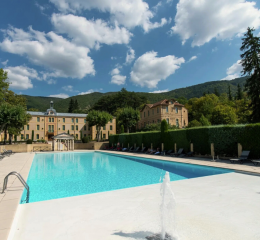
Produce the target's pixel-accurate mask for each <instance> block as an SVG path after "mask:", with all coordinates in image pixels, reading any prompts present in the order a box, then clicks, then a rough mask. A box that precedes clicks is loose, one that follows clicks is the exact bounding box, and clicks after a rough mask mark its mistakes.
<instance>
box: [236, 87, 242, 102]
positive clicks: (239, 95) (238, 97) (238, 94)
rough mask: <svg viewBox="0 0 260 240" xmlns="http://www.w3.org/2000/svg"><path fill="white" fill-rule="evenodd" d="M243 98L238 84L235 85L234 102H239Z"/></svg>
mask: <svg viewBox="0 0 260 240" xmlns="http://www.w3.org/2000/svg"><path fill="white" fill-rule="evenodd" d="M242 98H243V92H242V89H241V87H240V85H239V84H237V93H236V100H241V99H242Z"/></svg>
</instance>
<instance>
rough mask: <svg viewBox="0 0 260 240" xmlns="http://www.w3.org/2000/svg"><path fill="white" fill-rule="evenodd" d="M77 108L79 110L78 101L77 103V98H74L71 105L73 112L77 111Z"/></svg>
mask: <svg viewBox="0 0 260 240" xmlns="http://www.w3.org/2000/svg"><path fill="white" fill-rule="evenodd" d="M78 110H79V103H78V100H77V99H76V100H75V102H74V105H73V112H74V111H78Z"/></svg>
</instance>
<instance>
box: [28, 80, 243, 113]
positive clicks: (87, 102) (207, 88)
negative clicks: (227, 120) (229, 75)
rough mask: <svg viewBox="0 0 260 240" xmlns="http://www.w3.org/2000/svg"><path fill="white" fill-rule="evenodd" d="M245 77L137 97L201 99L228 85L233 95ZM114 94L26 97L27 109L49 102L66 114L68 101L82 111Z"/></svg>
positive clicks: (38, 107) (43, 105) (43, 109)
mask: <svg viewBox="0 0 260 240" xmlns="http://www.w3.org/2000/svg"><path fill="white" fill-rule="evenodd" d="M246 79H247V77H242V78H236V79H234V80H231V81H226V80H225V81H223V80H220V81H212V82H205V83H201V84H197V85H194V86H190V87H186V88H179V89H174V90H172V91H169V92H165V93H146V92H138V93H137V94H138V95H139V96H144V97H146V98H147V99H148V100H149V101H150V102H151V103H154V102H158V101H160V100H162V99H165V98H180V97H185V98H187V99H190V98H194V97H201V96H202V95H203V93H214V90H215V89H217V90H218V92H219V93H220V94H221V93H227V91H228V86H229V85H230V88H231V92H232V94H233V95H235V92H236V90H237V85H238V84H240V86H241V87H242V86H243V85H244V84H245V82H246ZM114 93H115V92H108V93H99V92H95V93H90V94H86V95H76V96H73V97H70V98H66V99H61V98H54V97H34V96H27V95H24V97H26V98H27V108H28V109H29V108H36V109H38V110H39V111H46V109H48V108H49V106H50V101H54V108H55V109H56V110H57V111H58V112H67V110H68V106H69V102H70V99H71V98H73V99H74V100H75V99H77V100H78V103H79V107H80V108H82V109H84V108H86V107H91V106H92V105H93V104H94V103H96V102H97V101H98V100H99V99H100V98H101V97H103V96H106V95H111V94H114Z"/></svg>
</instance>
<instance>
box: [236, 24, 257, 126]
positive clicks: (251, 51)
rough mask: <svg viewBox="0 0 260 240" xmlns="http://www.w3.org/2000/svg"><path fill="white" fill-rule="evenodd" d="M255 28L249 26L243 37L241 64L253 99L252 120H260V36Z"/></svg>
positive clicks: (247, 88)
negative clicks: (256, 33) (255, 32)
mask: <svg viewBox="0 0 260 240" xmlns="http://www.w3.org/2000/svg"><path fill="white" fill-rule="evenodd" d="M254 31H255V30H254V29H253V28H248V29H247V32H246V33H245V34H244V38H242V41H243V42H242V46H241V48H240V50H241V51H243V54H241V64H242V67H243V71H242V73H243V75H248V76H249V78H248V79H247V81H246V84H245V89H246V91H247V94H248V96H249V98H250V99H251V103H250V107H251V108H252V110H253V111H252V114H251V121H252V122H260V37H257V36H254V34H253V32H254Z"/></svg>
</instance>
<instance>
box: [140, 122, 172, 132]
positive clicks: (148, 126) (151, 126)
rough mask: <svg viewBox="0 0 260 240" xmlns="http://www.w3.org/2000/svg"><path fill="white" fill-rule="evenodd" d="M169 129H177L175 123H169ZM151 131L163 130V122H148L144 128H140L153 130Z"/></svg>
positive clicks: (143, 130) (145, 130)
mask: <svg viewBox="0 0 260 240" xmlns="http://www.w3.org/2000/svg"><path fill="white" fill-rule="evenodd" d="M168 129H169V130H174V129H177V127H176V126H175V125H170V124H168ZM151 131H161V123H150V124H146V125H145V126H144V127H143V128H141V129H139V130H138V132H151Z"/></svg>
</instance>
